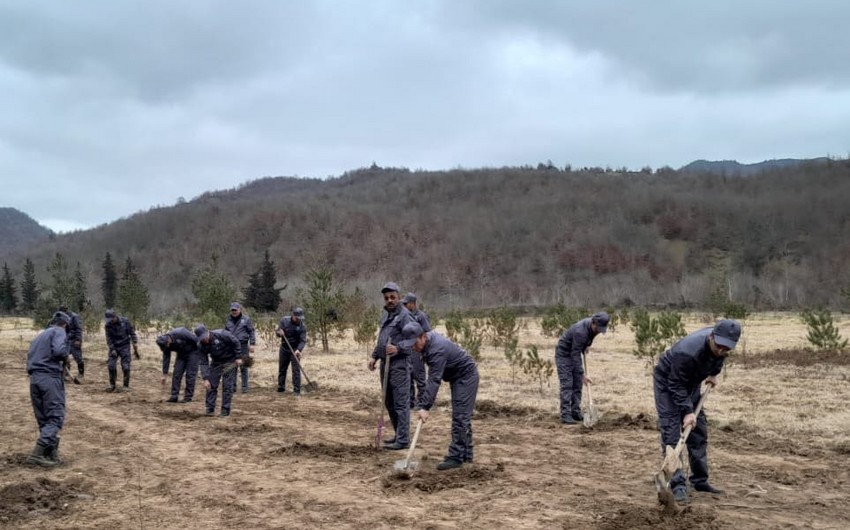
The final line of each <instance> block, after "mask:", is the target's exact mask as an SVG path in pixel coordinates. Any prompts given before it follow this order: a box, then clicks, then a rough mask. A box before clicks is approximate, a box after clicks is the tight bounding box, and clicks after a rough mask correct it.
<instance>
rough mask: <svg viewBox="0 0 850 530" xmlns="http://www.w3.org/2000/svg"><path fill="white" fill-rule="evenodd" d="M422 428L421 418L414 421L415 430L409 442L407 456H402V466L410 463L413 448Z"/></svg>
mask: <svg viewBox="0 0 850 530" xmlns="http://www.w3.org/2000/svg"><path fill="white" fill-rule="evenodd" d="M421 429H422V420H419V421H418V422H417V423H416V432H415V433H413V441H412V442H410V449H408V450H407V456H406V457H404V466H405V467H407V465H408V464H410V457H412V456H413V450H414V449H416V441H417V440H419V431H420V430H421Z"/></svg>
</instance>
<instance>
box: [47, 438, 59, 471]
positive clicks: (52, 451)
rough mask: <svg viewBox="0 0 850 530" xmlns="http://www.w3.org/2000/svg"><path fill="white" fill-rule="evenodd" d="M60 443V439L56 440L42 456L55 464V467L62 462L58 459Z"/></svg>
mask: <svg viewBox="0 0 850 530" xmlns="http://www.w3.org/2000/svg"><path fill="white" fill-rule="evenodd" d="M60 441H62V439H61V438H56V443H55V444H53V445H51V446H49V447H47V448H46V449H45V450H44V456H45V457H46V458H48V459H49V460H52V461H54V462H56V465H57V466H58V465H61V464H62V460H60V459H59V442H60Z"/></svg>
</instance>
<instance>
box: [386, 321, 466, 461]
mask: <svg viewBox="0 0 850 530" xmlns="http://www.w3.org/2000/svg"><path fill="white" fill-rule="evenodd" d="M402 336H403V338H404V340H402V341H401V343H400V346H401V347H402V348H412V349H413V350H414V351H415V352H418V354H419V355H420V356H421V358H422V362H423V363H425V365H426V366H427V367H428V383H427V384H426V386H425V391H424V392H422V394H420V396H419V401H418V402H417V403H416V407H417V408H418V409H419V419H420V420H422V422H423V423H424V422H426V421H428V416H429V415H430V413H429V412H428V411H430V410H431V407H433V406H434V400H435V399H436V397H437V392H438V391H439V390H440V383H441V382H442V381H448V382H449V385H450V386H451V391H452V441H451V443H450V444H449V451H448V454H447V455H446V458H445V459H444V460H443V461H442V462H440V463H439V464H437V469H438V470H440V471H444V470H446V469H454V468H456V467H460V466H462V465H463V464H464V463H470V462H472V456H473V455H472V446H473V444H472V410H473V409H474V408H475V398H476V396H477V395H478V367H477V366H476V365H475V361H474V360H473V359H472V357H470V355H469V354H468V353H467V352H466V351H465V350H464V349H463V348H461V347H460V346H458V345H457V344H455V343H454V342H452V341H450V340H449V339H448V338H446V337H444V336H442V335H440V334H439V333H437V332H436V331H425V330H423V329H422V326H420V325H419V324H418V323H416V322H411V323H410V324H407V325H405V326H404V330H403V331H402Z"/></svg>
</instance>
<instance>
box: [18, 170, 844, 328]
mask: <svg viewBox="0 0 850 530" xmlns="http://www.w3.org/2000/svg"><path fill="white" fill-rule="evenodd" d="M266 250H268V251H269V255H270V257H271V259H272V260H273V261H274V262H275V265H276V267H277V271H278V280H279V285H281V286H282V285H283V284H284V283H285V284H287V285H288V287H287V288H286V289H285V290H284V291H283V292H282V296H283V298H284V304H287V303H297V302H298V301H297V300H292V299H291V297H293V296H294V294H295V290H296V288H297V287H298V286H301V285H303V278H304V273H305V271H306V270H307V268H308V267H311V266H316V265H319V264H323V265H327V266H328V267H330V269H331V270H333V271H334V273H335V275H336V277H337V279H338V280H340V281H341V282H342V283H343V285H344V286H345V288H346V289H347V290H353V289H354V288H355V287H360V288H361V289H363V290H365V292H366V293H375V295H374V301H375V304H376V305H377V304H378V303H379V302H380V296H379V294H377V291H378V289H379V288H380V286H381V285H382V284H383V283H384V282H386V281H390V280H392V281H396V282H398V283H399V284H400V285H401V286H402V289H403V290H405V291H407V290H411V291H415V292H416V293H418V294H419V295H420V298H421V299H422V300H423V301H424V303H425V305H426V306H427V307H429V308H433V309H438V310H440V311H443V310H450V309H468V308H483V307H497V306H504V305H508V306H538V307H539V306H549V305H553V304H556V303H564V304H565V305H567V306H572V307H605V306H624V305H626V306H628V305H640V306H648V307H676V308H688V309H701V308H706V307H708V306H709V305H711V304H716V303H718V301H731V302H734V303H736V304H743V305H745V306H746V307H747V308H749V309H750V310H765V309H800V308H804V307H816V306H823V307H828V308H832V309H838V308H842V307H844V306H846V305H847V303H848V299H850V296H848V292H850V161H848V160H844V159H837V160H836V159H832V160H827V161H826V162H823V161H821V162H818V163H809V164H803V165H798V166H794V167H779V168H773V169H768V170H765V171H763V172H760V173H758V174H752V175H747V176H739V175H731V176H730V175H717V174H712V173H709V172H700V171H684V170H681V171H675V170H672V169H669V168H663V169H660V170H657V171H651V170H648V169H646V170H643V171H637V172H632V171H625V170H619V171H615V170H610V169H608V170H603V169H601V168H584V169H582V170H573V169H571V168H558V167H554V166H552V165H551V164H548V165H544V164H541V165H539V166H537V167H518V168H493V169H475V170H465V169H455V170H451V171H410V170H407V169H404V168H381V167H378V166H377V165H373V166H372V167H371V168H364V169H358V170H355V171H350V172H347V173H345V174H343V175H342V176H340V177H337V178H331V179H327V180H319V179H301V178H289V177H277V178H263V179H260V180H256V181H252V182H250V183H247V184H244V185H241V186H239V187H237V188H235V189H232V190H227V191H219V192H210V193H205V194H204V195H202V196H200V197H197V198H195V199H193V200H191V201H182V200H181V201H180V202H179V203H178V204H176V205H174V206H169V207H157V208H153V209H151V210H149V211H147V212H142V213H138V214H135V215H133V216H131V217H129V218H125V219H121V220H118V221H115V222H112V223H109V224H107V225H104V226H101V227H98V228H96V229H92V230H87V231H81V232H75V233H71V234H64V235H59V236H56V237H52V238H49V239H45V240H43V241H40V242H37V243H36V244H34V245H32V246H30V247H29V248H27V249H26V250H25V251H17V252H15V253H13V254H11V255H9V256H7V257H6V258H4V261H6V262H7V263H8V265H9V268H10V269H11V271H12V273H13V274H14V275H15V276H16V279H17V281H18V282H20V279H21V277H22V269H23V264H24V260H25V259H26V258H29V259H31V260H32V261H33V263H34V264H35V266H36V270H37V274H38V276H39V278H42V277H46V276H47V275H48V272H47V270H46V267H47V265H48V264H49V263H50V260H51V259H52V258H53V256H55V254H56V253H57V252H59V253H61V254H62V255H64V257H65V258H66V259H67V261H68V262H69V263H70V264H72V265H73V264H75V263H76V262H80V263H81V264H82V270H83V273H84V275H86V279H87V282H88V293H90V294H89V296H90V298H92V299H93V300H92V302H93V303H94V305H96V306H102V304H103V302H102V300H100V284H101V263H102V261H103V259H104V255H105V254H106V253H107V252H110V253H111V255H112V256H113V257H114V258H115V260H116V262H118V263H121V262H123V260H125V259H126V258H127V257H128V256H129V257H131V258H132V260H133V262H134V263H135V265H136V267H137V269H138V273H139V275H140V277H141V278H142V281H143V282H144V283H145V285H146V286H147V288H148V289H149V291H150V297H151V309H152V310H153V311H154V312H167V311H171V310H174V309H177V308H180V307H184V306H185V305H186V304H188V303H190V302H191V301H192V300H193V298H192V294H191V289H190V283H191V279H192V276H193V274H194V273H195V272H196V271H198V270H199V269H201V268H202V267H204V266H205V265H207V264H208V263H209V262H210V260H211V257H212V256H213V255H217V256H218V261H219V267H220V268H221V270H223V271H225V272H226V273H227V274H229V275H230V276H231V278H232V281H233V283H234V284H235V285H236V286H237V287H238V288H240V289H244V288H245V287H246V286H247V278H248V274H250V273H252V272H254V271H255V270H256V269H257V267H258V266H259V265H260V263H261V262H262V260H263V255H264V252H265V251H266ZM282 307H284V306H282Z"/></svg>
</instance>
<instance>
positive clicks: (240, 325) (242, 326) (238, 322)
mask: <svg viewBox="0 0 850 530" xmlns="http://www.w3.org/2000/svg"><path fill="white" fill-rule="evenodd" d="M224 329H225V330H227V331H229V332H231V333H233V335H234V336H235V337H236V338H237V339H239V342H241V343H242V344H245V343H246V342H247V343H248V344H250V345H252V346H253V345H254V344H256V343H257V336H256V334H255V333H254V323H253V322H251V317H249V316H248V315H246V314H245V313H242V314H240V315H239V317H238V318H233V317H227V320H226V321H225V322H224Z"/></svg>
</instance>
